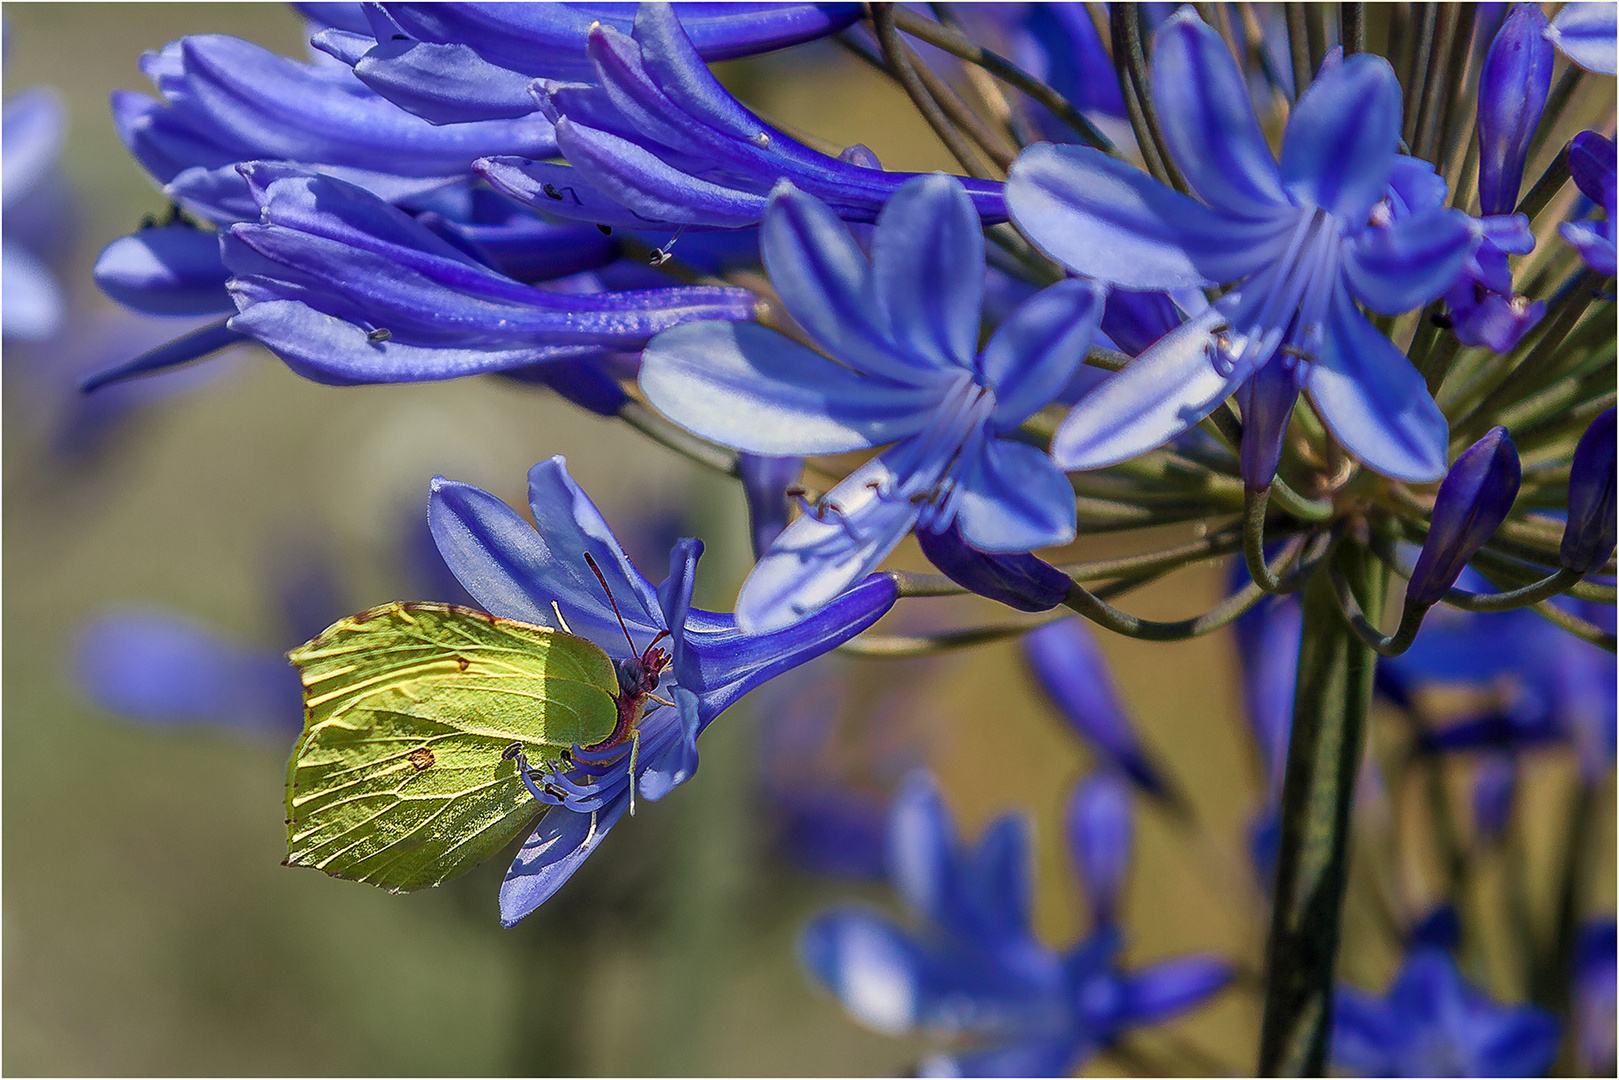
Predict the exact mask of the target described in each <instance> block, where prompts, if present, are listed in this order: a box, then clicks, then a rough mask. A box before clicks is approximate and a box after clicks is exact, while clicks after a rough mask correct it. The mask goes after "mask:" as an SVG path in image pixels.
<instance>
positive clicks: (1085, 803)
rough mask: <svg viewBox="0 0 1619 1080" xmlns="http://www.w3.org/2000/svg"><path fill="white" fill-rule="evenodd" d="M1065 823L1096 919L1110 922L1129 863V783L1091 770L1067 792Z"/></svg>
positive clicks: (1131, 818) (1070, 846) (1096, 920)
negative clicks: (1069, 793)
mask: <svg viewBox="0 0 1619 1080" xmlns="http://www.w3.org/2000/svg"><path fill="white" fill-rule="evenodd" d="M1066 824H1067V828H1068V850H1069V852H1070V854H1071V855H1072V856H1073V859H1074V868H1075V869H1076V870H1078V871H1079V880H1080V881H1081V882H1082V883H1083V884H1084V886H1085V893H1086V895H1087V896H1089V898H1090V901H1091V910H1092V911H1093V912H1094V914H1095V922H1096V923H1097V924H1098V925H1104V924H1107V923H1111V922H1113V921H1114V915H1115V914H1116V912H1117V911H1118V904H1119V890H1120V889H1121V888H1122V887H1123V885H1124V875H1125V873H1126V871H1128V870H1129V868H1130V847H1131V839H1132V833H1133V831H1134V819H1133V815H1132V813H1131V810H1130V789H1129V787H1128V786H1127V785H1126V784H1125V783H1124V781H1123V780H1122V779H1121V778H1120V777H1118V776H1117V775H1115V774H1114V773H1111V772H1106V771H1103V772H1098V773H1094V774H1092V775H1091V776H1090V777H1089V778H1087V779H1086V780H1085V781H1084V782H1082V783H1081V784H1080V785H1079V786H1078V787H1076V788H1075V789H1074V792H1073V794H1072V795H1070V796H1069V799H1068V811H1067V815H1066Z"/></svg>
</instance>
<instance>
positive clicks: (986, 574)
mask: <svg viewBox="0 0 1619 1080" xmlns="http://www.w3.org/2000/svg"><path fill="white" fill-rule="evenodd" d="M916 542H917V544H918V545H919V546H920V547H921V548H922V554H923V555H925V556H927V559H928V562H930V563H932V564H933V565H934V566H936V567H938V568H939V569H940V570H941V571H942V572H943V573H944V575H945V576H946V577H948V578H949V579H950V580H951V581H954V582H955V583H956V584H957V585H960V586H962V587H963V588H965V589H970V590H972V591H973V592H975V593H977V594H978V595H980V596H987V597H989V598H990V599H991V600H995V601H998V602H999V603H1002V604H1006V605H1007V606H1008V607H1013V608H1016V609H1017V610H1019V611H1050V610H1051V609H1052V608H1054V607H1056V606H1057V605H1058V604H1060V603H1062V602H1063V600H1064V598H1065V597H1067V595H1068V591H1069V589H1070V588H1072V586H1073V584H1074V583H1073V581H1071V580H1070V579H1069V577H1068V575H1067V574H1065V573H1063V572H1062V571H1061V570H1058V569H1057V568H1056V567H1055V566H1052V565H1051V564H1050V563H1048V562H1044V561H1042V560H1040V559H1037V558H1035V557H1034V556H1033V555H1028V554H1010V555H1009V554H1004V553H1002V554H988V553H986V552H983V551H979V550H978V549H977V548H975V547H972V546H971V545H969V544H968V543H967V542H966V540H965V539H963V537H962V535H961V527H960V525H959V524H958V523H956V522H951V523H950V525H949V526H948V527H946V528H944V529H940V530H934V529H923V530H921V531H920V532H918V533H917V534H916Z"/></svg>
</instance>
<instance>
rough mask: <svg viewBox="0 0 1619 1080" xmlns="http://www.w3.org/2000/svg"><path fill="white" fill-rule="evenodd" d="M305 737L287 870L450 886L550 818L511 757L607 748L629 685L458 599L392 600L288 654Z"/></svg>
mask: <svg viewBox="0 0 1619 1080" xmlns="http://www.w3.org/2000/svg"><path fill="white" fill-rule="evenodd" d="M288 655H289V658H290V659H291V660H292V662H293V663H294V664H295V665H297V667H298V670H299V674H300V675H301V676H302V679H303V685H304V731H303V735H302V736H300V737H299V739H298V744H297V745H296V746H295V747H294V748H293V751H292V760H291V761H290V762H288V764H287V865H288V866H313V867H316V868H318V869H321V870H324V871H326V872H327V873H328V874H332V875H333V876H335V877H342V878H350V879H353V880H355V881H366V882H370V883H372V884H374V885H380V886H383V887H384V888H388V889H392V890H395V891H401V890H408V889H420V888H424V887H426V886H429V885H437V884H439V883H440V882H442V881H446V880H448V879H449V878H452V877H455V876H456V875H457V874H461V873H464V872H466V871H467V870H470V869H472V867H474V866H476V865H477V864H478V863H479V862H482V861H483V860H484V859H487V858H488V857H489V856H491V855H493V854H495V852H497V851H499V850H500V849H501V848H502V847H504V846H505V845H506V844H507V843H508V842H510V841H511V840H512V839H513V838H514V837H515V836H516V835H517V834H518V833H519V832H520V831H522V830H523V829H524V828H525V827H526V826H527V825H528V824H529V823H530V822H532V821H533V820H534V818H535V817H536V816H537V815H538V813H539V812H540V810H541V809H542V807H541V806H540V805H539V804H538V803H536V802H535V800H534V798H533V796H531V795H530V794H529V792H528V789H527V788H525V787H524V786H523V782H522V780H521V779H520V778H519V777H518V775H517V767H516V765H515V764H514V763H513V762H512V761H509V760H507V759H506V758H504V757H503V756H502V752H503V751H504V750H505V749H506V748H507V747H508V746H510V745H511V744H512V743H514V742H516V743H522V744H523V748H524V750H525V751H526V753H527V755H528V756H529V757H530V758H532V759H534V760H536V761H555V760H556V759H557V758H558V757H559V755H560V754H561V752H562V751H564V750H567V749H569V748H571V747H573V746H574V745H579V746H589V745H590V744H592V743H598V742H601V741H602V740H604V739H606V738H607V737H608V736H609V735H611V734H612V732H613V727H614V723H615V722H616V720H617V716H618V712H617V706H616V705H615V703H614V697H613V695H614V693H615V692H616V691H617V689H618V680H617V676H616V675H615V673H614V671H613V664H612V661H611V660H610V659H608V656H607V654H606V653H605V652H603V651H602V650H601V649H600V648H599V647H598V646H596V645H595V644H593V643H591V642H589V641H586V640H585V639H584V638H581V637H575V636H574V635H572V634H565V633H561V632H559V631H556V630H552V629H550V628H548V627H543V626H530V625H528V624H527V623H521V622H514V621H512V620H510V619H501V618H497V617H496V616H493V615H487V614H485V613H484V612H481V611H476V610H473V609H471V608H460V607H454V606H451V605H448V604H400V603H396V604H387V605H384V606H382V607H377V608H373V609H371V610H370V611H366V612H362V613H361V614H359V615H354V616H351V617H349V618H346V619H341V620H339V621H338V622H336V623H334V624H333V625H332V626H331V627H330V628H328V629H327V630H326V631H325V632H324V633H322V634H321V635H320V636H319V637H317V638H316V639H315V640H313V641H311V642H309V643H308V644H305V645H301V646H299V647H298V648H296V649H294V650H293V651H292V652H291V653H289V654H288Z"/></svg>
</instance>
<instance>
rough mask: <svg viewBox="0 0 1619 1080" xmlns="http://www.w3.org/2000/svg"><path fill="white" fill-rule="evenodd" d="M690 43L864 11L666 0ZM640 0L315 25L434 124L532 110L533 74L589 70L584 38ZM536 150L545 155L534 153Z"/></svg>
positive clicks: (386, 13) (376, 8) (423, 7)
mask: <svg viewBox="0 0 1619 1080" xmlns="http://www.w3.org/2000/svg"><path fill="white" fill-rule="evenodd" d="M670 6H671V7H672V9H673V15H674V16H675V17H678V20H679V23H680V26H681V28H682V29H683V30H684V32H685V35H686V37H687V38H688V39H689V40H690V41H691V47H692V50H693V51H694V52H695V53H696V55H697V56H699V57H700V58H701V59H703V60H729V59H734V58H736V57H740V56H752V55H754V54H756V53H762V52H769V51H771V50H773V49H781V48H785V47H787V46H789V45H795V44H798V43H799V42H802V41H810V40H813V39H815V38H818V37H822V36H824V35H826V34H833V33H836V32H837V31H839V30H841V29H843V28H844V27H845V26H848V25H849V24H850V23H852V22H854V21H855V20H856V19H858V18H859V17H860V5H859V4H806V3H681V4H673V5H670ZM637 7H638V6H637V5H636V4H634V3H583V4H563V3H553V4H486V3H485V4H480V3H470V4H409V3H405V4H401V3H389V4H367V5H365V6H364V8H363V17H364V19H365V20H366V22H365V23H362V24H361V25H358V26H356V25H354V24H353V23H352V22H349V21H345V23H344V24H343V25H341V26H339V27H335V28H334V29H331V30H326V31H323V32H321V33H317V34H316V35H315V36H314V38H313V39H312V40H311V42H310V44H312V45H313V46H314V47H315V48H317V49H320V50H322V51H324V52H326V53H329V54H330V55H332V56H334V57H336V58H338V59H339V60H341V61H343V62H344V63H345V64H349V65H351V66H352V67H353V68H354V74H355V75H357V76H358V77H359V78H360V80H361V81H362V82H364V83H365V84H366V85H367V86H370V87H371V88H372V89H374V90H376V91H377V92H378V93H380V94H382V95H383V96H384V97H386V98H388V99H389V100H391V101H393V102H395V103H396V104H398V105H400V106H401V107H402V108H405V109H408V110H409V111H411V112H413V113H415V114H416V115H418V116H422V117H426V118H427V119H429V120H431V121H433V123H435V124H443V125H452V124H464V123H467V122H471V121H478V120H486V119H493V118H500V117H522V116H528V115H529V114H531V113H533V112H534V111H535V105H534V99H533V97H531V96H530V94H529V86H530V83H531V81H532V80H533V79H534V78H535V77H536V76H543V77H545V78H548V79H590V78H592V77H593V75H594V71H593V69H592V66H591V62H590V57H589V56H588V55H587V45H586V42H587V41H588V40H589V38H590V34H591V31H592V30H594V29H595V28H596V27H597V26H598V25H600V26H605V27H608V28H610V29H612V30H614V31H617V32H619V33H629V32H630V30H631V29H632V27H633V26H634V20H635V18H636V16H637V13H638V11H637ZM529 156H531V157H539V156H541V155H538V154H534V155H529Z"/></svg>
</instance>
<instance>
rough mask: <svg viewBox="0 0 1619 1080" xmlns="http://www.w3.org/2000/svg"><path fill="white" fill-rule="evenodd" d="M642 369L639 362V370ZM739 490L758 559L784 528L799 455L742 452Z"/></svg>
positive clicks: (801, 467)
mask: <svg viewBox="0 0 1619 1080" xmlns="http://www.w3.org/2000/svg"><path fill="white" fill-rule="evenodd" d="M645 370H646V369H645V367H644V365H643V367H642V371H643V372H644V371H645ZM737 471H738V472H739V473H741V479H742V492H743V494H744V495H745V496H746V497H747V500H748V524H749V526H750V535H751V538H752V540H753V557H754V558H755V559H758V558H760V557H761V556H762V555H764V553H765V552H766V551H768V550H769V548H770V545H771V544H774V543H775V542H776V537H778V536H780V535H781V531H782V530H783V529H785V528H786V527H787V518H788V509H789V506H790V504H789V502H788V500H787V489H788V488H789V487H791V486H792V485H793V484H796V483H797V482H798V478H799V476H800V475H801V474H802V473H803V471H804V459H803V458H801V457H796V456H795V457H764V456H761V455H759V454H743V455H742V456H741V458H740V459H739V460H738V461H737Z"/></svg>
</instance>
